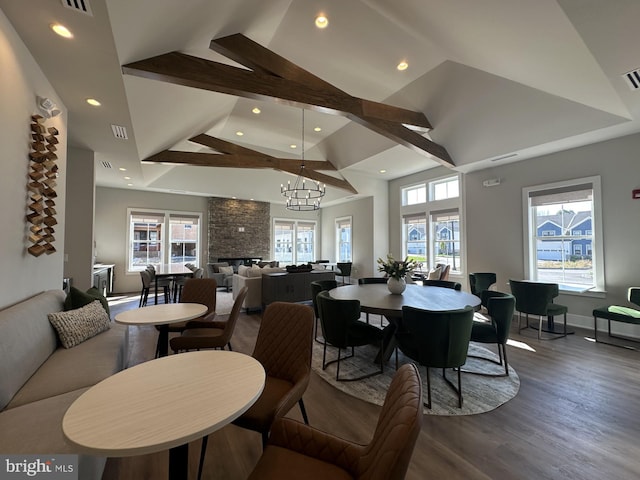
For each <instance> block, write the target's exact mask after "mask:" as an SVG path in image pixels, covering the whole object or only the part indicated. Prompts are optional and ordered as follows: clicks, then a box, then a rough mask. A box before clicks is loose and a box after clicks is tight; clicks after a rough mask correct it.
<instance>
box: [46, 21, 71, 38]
mask: <svg viewBox="0 0 640 480" xmlns="http://www.w3.org/2000/svg"><path fill="white" fill-rule="evenodd" d="M51 30H53V31H54V32H56V33H57V34H58V35H60V36H61V37H64V38H73V33H71V31H70V30H69V29H68V28H67V27H65V26H64V25H60V24H59V23H54V24H53V25H51Z"/></svg>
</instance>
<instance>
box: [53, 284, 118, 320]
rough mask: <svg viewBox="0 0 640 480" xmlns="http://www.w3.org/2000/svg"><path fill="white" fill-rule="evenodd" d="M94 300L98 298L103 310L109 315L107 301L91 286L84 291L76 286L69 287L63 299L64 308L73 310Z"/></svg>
mask: <svg viewBox="0 0 640 480" xmlns="http://www.w3.org/2000/svg"><path fill="white" fill-rule="evenodd" d="M94 300H100V303H101V304H102V306H103V308H104V310H105V312H107V315H111V312H110V311H109V302H108V301H107V299H106V298H105V297H104V295H102V294H101V293H100V290H98V289H97V288H96V287H91V288H90V289H89V290H87V291H86V292H83V291H82V290H79V289H77V288H76V287H71V288H70V289H69V293H68V294H67V298H65V300H64V310H65V311H68V310H75V309H76V308H80V307H84V306H85V305H89V304H90V303H91V302H93V301H94Z"/></svg>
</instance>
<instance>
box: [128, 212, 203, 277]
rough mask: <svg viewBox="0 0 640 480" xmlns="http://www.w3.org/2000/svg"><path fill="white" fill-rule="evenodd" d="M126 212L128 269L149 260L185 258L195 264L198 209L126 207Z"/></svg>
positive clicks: (156, 262)
mask: <svg viewBox="0 0 640 480" xmlns="http://www.w3.org/2000/svg"><path fill="white" fill-rule="evenodd" d="M127 214H128V219H129V242H128V245H129V249H128V250H129V252H128V260H127V270H128V271H129V272H134V271H139V270H142V269H144V268H145V267H146V266H147V265H150V264H151V265H160V264H165V263H176V264H177V263H182V264H184V263H187V262H189V263H193V264H194V265H198V263H199V262H198V251H199V245H200V224H201V216H200V214H199V213H190V212H168V211H153V210H134V209H129V210H128V212H127ZM167 232H168V234H167Z"/></svg>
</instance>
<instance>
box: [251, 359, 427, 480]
mask: <svg viewBox="0 0 640 480" xmlns="http://www.w3.org/2000/svg"><path fill="white" fill-rule="evenodd" d="M422 419H423V413H422V381H421V380H420V375H419V373H418V369H417V367H416V366H415V365H413V364H408V365H403V366H402V368H400V369H399V370H398V371H397V372H396V373H395V375H394V376H393V379H392V380H391V385H389V389H388V390H387V395H386V397H385V399H384V404H383V405H382V409H381V411H380V416H379V417H378V423H377V425H376V429H375V432H374V433H373V437H372V439H371V441H370V442H369V443H368V444H367V445H362V444H359V443H355V442H352V441H350V440H347V439H343V438H340V437H337V436H335V435H332V434H330V433H325V432H323V431H320V430H318V429H315V428H313V427H310V426H308V425H303V424H302V423H300V422H297V421H295V420H292V419H290V418H281V419H279V420H277V421H276V422H275V423H274V425H273V429H272V432H271V436H270V437H269V443H268V444H267V448H265V450H264V452H263V454H262V456H261V457H260V459H259V460H258V463H257V464H256V466H255V467H254V470H253V472H251V474H250V475H249V480H299V479H306V480H327V479H332V480H335V479H356V480H365V479H366V480H402V479H404V478H405V475H406V473H407V469H408V467H409V463H410V461H411V455H412V454H413V449H414V447H415V444H416V440H417V438H418V435H419V433H420V427H421V425H422Z"/></svg>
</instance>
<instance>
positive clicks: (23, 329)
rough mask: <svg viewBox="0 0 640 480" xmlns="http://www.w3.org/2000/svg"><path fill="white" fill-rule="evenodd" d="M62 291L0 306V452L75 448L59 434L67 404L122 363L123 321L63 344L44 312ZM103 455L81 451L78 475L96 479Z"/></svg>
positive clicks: (56, 304)
mask: <svg viewBox="0 0 640 480" xmlns="http://www.w3.org/2000/svg"><path fill="white" fill-rule="evenodd" d="M64 301H65V293H64V292H63V291H62V290H49V291H46V292H43V293H40V294H38V295H35V296H34V297H31V298H29V299H27V300H24V301H22V302H20V303H18V304H16V305H13V306H11V307H8V308H6V309H4V310H1V311H0V453H2V454H76V453H77V452H76V451H75V450H74V448H73V447H71V446H70V445H68V444H67V443H66V442H65V440H64V437H63V434H62V418H63V416H64V414H65V412H66V410H67V408H68V407H69V406H70V405H71V403H73V401H74V400H75V399H76V398H78V397H79V396H80V395H81V394H82V393H83V392H84V391H86V390H87V389H88V388H89V387H91V386H92V385H94V384H96V383H98V382H99V381H101V380H103V379H105V378H107V377H109V376H111V375H113V374H114V373H116V372H118V371H120V370H122V369H123V368H125V366H126V358H127V347H128V338H127V334H126V327H124V326H123V325H118V324H115V323H113V322H111V323H110V328H109V329H108V330H105V331H104V332H102V333H99V334H98V335H96V336H94V337H92V338H89V339H88V340H85V341H84V342H82V343H80V344H79V345H76V346H75V347H73V348H69V349H66V348H62V347H61V346H60V344H59V340H58V337H57V334H56V331H55V330H54V328H53V327H52V325H51V323H50V322H49V319H48V317H47V314H48V313H50V312H59V311H62V310H63V304H64ZM105 462H106V459H105V458H99V457H92V456H88V455H80V456H79V457H78V472H79V478H81V479H83V480H85V479H93V478H95V479H100V478H101V477H102V471H103V469H104V464H105Z"/></svg>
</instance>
